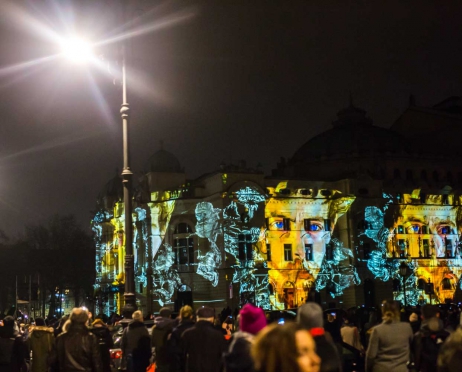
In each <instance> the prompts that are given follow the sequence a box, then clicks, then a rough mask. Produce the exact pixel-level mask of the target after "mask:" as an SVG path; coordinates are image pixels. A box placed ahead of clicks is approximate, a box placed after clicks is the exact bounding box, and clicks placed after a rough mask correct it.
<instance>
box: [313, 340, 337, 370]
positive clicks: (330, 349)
mask: <svg viewBox="0 0 462 372" xmlns="http://www.w3.org/2000/svg"><path fill="white" fill-rule="evenodd" d="M313 339H314V342H315V343H316V353H317V354H318V355H319V357H320V358H321V368H320V372H340V371H341V370H342V361H341V359H340V355H339V352H338V348H337V346H336V345H335V344H334V342H333V341H330V340H328V339H327V337H326V335H325V334H320V335H316V336H313Z"/></svg>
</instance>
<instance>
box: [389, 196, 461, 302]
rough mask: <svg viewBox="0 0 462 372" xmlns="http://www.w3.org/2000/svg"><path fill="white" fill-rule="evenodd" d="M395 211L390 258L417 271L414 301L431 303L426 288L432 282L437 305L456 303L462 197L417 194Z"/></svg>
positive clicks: (395, 207)
mask: <svg viewBox="0 0 462 372" xmlns="http://www.w3.org/2000/svg"><path fill="white" fill-rule="evenodd" d="M391 211H393V214H394V216H393V225H392V226H390V229H389V231H390V235H389V239H388V244H387V257H388V258H394V259H402V260H405V261H407V262H408V263H410V264H411V266H412V267H413V268H415V270H414V272H413V274H414V276H415V278H413V279H414V280H415V288H412V289H410V290H411V291H412V290H415V291H416V292H417V293H416V294H415V296H414V297H418V301H422V300H425V301H428V300H429V295H428V294H426V293H425V287H424V285H423V284H424V283H429V282H430V283H433V287H434V292H435V293H434V298H435V300H436V301H439V302H441V303H445V302H450V301H452V299H453V298H454V292H455V291H456V287H457V284H458V278H460V276H461V274H462V267H461V258H460V251H459V243H460V242H459V237H460V234H461V230H462V226H461V222H462V221H461V212H462V206H461V199H460V197H459V198H457V199H456V198H455V197H454V195H426V196H424V195H420V193H419V192H418V191H416V192H414V193H413V194H404V195H402V196H400V200H398V203H397V204H395V205H394V206H393V208H391V209H390V212H391ZM411 284H412V283H411ZM419 284H420V288H419ZM408 285H409V283H408ZM411 293H412V292H411Z"/></svg>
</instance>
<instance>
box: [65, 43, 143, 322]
mask: <svg viewBox="0 0 462 372" xmlns="http://www.w3.org/2000/svg"><path fill="white" fill-rule="evenodd" d="M61 47H62V51H63V55H65V56H66V57H67V58H69V59H71V60H72V61H74V62H81V63H82V62H87V61H89V60H90V59H91V58H92V57H93V56H94V55H93V50H92V47H91V44H89V43H88V42H85V41H84V40H83V39H79V38H72V39H69V40H67V41H66V42H63V43H62V44H61ZM129 111H130V109H129V105H128V102H127V61H126V53H125V45H122V105H121V108H120V115H121V117H122V131H123V170H122V184H123V188H124V212H125V221H124V222H125V226H124V230H125V262H124V270H125V292H124V300H125V301H124V302H125V306H124V309H123V311H122V312H123V314H124V317H125V319H131V317H132V314H133V312H134V311H135V310H136V308H137V306H136V294H135V270H134V256H133V226H132V198H131V185H132V175H133V173H132V171H131V170H130V151H129V146H128V144H129V140H128V119H129Z"/></svg>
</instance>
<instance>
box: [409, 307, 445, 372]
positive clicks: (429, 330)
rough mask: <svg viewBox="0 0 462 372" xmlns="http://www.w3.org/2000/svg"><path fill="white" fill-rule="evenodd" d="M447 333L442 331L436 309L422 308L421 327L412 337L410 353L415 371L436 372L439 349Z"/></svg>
mask: <svg viewBox="0 0 462 372" xmlns="http://www.w3.org/2000/svg"><path fill="white" fill-rule="evenodd" d="M448 337H449V332H447V331H445V330H444V326H443V322H442V321H441V319H440V318H439V311H438V308H437V307H436V306H434V305H425V306H423V307H422V325H421V328H420V331H419V332H417V333H416V334H415V335H414V339H413V341H412V352H413V358H414V367H415V370H416V371H422V372H436V371H437V370H438V368H437V360H438V354H439V350H440V347H441V346H442V345H443V343H444V341H445V340H446V338H448Z"/></svg>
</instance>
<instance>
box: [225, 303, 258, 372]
mask: <svg viewBox="0 0 462 372" xmlns="http://www.w3.org/2000/svg"><path fill="white" fill-rule="evenodd" d="M265 327H266V315H265V312H264V311H263V310H262V309H260V308H258V307H255V306H254V305H252V304H246V305H244V307H243V308H242V309H241V311H240V312H239V331H237V332H235V333H234V334H233V335H232V337H231V341H230V344H229V348H228V352H227V353H226V355H225V370H226V372H252V371H253V370H254V367H253V359H252V356H251V355H250V347H251V345H252V344H253V342H254V339H255V336H256V335H257V334H258V332H260V331H261V330H262V329H263V328H265Z"/></svg>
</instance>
